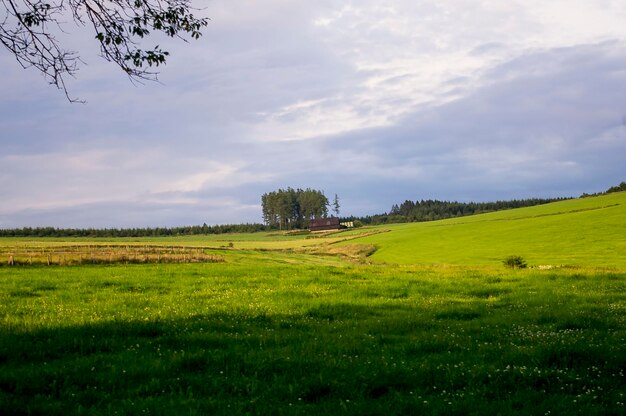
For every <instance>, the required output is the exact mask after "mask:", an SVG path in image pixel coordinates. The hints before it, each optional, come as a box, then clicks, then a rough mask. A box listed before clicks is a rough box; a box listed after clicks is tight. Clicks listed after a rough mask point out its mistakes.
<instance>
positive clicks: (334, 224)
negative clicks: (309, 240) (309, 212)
mask: <svg viewBox="0 0 626 416" xmlns="http://www.w3.org/2000/svg"><path fill="white" fill-rule="evenodd" d="M343 228H346V227H345V226H344V225H341V224H339V218H334V217H330V218H316V219H314V220H311V222H310V223H309V230H310V231H330V230H341V229H343Z"/></svg>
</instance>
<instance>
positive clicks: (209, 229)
mask: <svg viewBox="0 0 626 416" xmlns="http://www.w3.org/2000/svg"><path fill="white" fill-rule="evenodd" d="M267 229H268V227H266V226H265V225H263V224H225V225H206V224H203V225H193V226H187V227H172V228H161V227H157V228H100V229H98V228H54V227H35V228H31V227H25V228H17V229H0V237H166V236H176V235H203V234H204V235H206V234H224V233H252V232H256V231H266V230H267Z"/></svg>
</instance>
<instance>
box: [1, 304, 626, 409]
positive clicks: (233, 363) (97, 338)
mask: <svg viewBox="0 0 626 416" xmlns="http://www.w3.org/2000/svg"><path fill="white" fill-rule="evenodd" d="M482 319H483V317H482V315H481V314H478V313H474V312H471V311H461V312H459V311H457V310H453V311H451V312H449V313H448V314H447V315H445V314H442V313H440V314H438V315H427V314H422V315H419V314H417V313H416V310H415V309H412V308H409V307H406V306H401V305H398V306H380V307H364V306H359V305H350V304H338V305H337V304H334V305H319V306H317V307H314V308H311V309H309V310H307V311H304V312H301V313H298V314H294V315H286V314H283V315H269V314H264V313H260V314H257V315H250V314H246V313H228V314H212V315H200V316H193V317H188V318H185V319H170V320H154V319H153V320H146V321H132V322H104V323H97V324H86V325H80V326H67V327H59V328H53V329H39V330H33V331H28V330H24V329H20V328H10V327H3V328H0V414H15V415H19V414H64V413H65V414H114V413H116V412H117V413H118V414H139V413H151V414H180V413H181V412H182V413H185V414H311V413H329V414H337V413H340V414H383V413H384V414H411V413H414V412H418V413H429V414H450V413H458V414H467V413H476V414H477V413H478V412H480V410H481V409H483V410H484V409H487V410H492V411H494V412H495V413H497V411H503V412H508V413H511V412H513V413H516V412H518V413H519V412H521V413H524V412H528V413H533V412H535V411H537V410H538V409H543V408H546V409H557V410H559V409H560V410H561V411H562V412H565V411H568V410H571V409H579V408H581V406H582V408H584V409H587V410H589V409H588V408H587V407H585V406H586V405H585V403H584V402H583V403H582V404H581V403H580V401H579V403H578V407H576V406H574V404H573V402H571V400H570V401H568V400H569V398H570V396H571V397H574V396H575V395H577V394H580V392H581V390H582V389H583V381H584V384H585V386H584V387H585V388H587V386H591V385H593V386H596V387H598V388H600V389H603V392H604V394H605V395H606V397H607V399H606V402H602V401H597V402H594V403H590V404H589V406H591V405H593V406H595V407H593V408H596V409H600V410H602V411H608V412H609V413H610V412H611V411H613V410H615V406H616V405H615V404H614V403H615V402H616V401H615V400H614V399H615V398H614V395H612V394H607V392H609V391H611V390H612V389H614V388H616V384H615V381H616V379H615V378H610V377H609V378H602V377H596V378H595V379H593V380H591V381H590V380H589V374H588V368H590V367H593V368H601V369H602V371H605V372H606V373H605V374H608V373H609V372H610V371H611V369H612V370H613V371H617V369H620V368H623V366H625V365H626V359H624V357H623V356H622V357H621V358H620V357H619V356H613V357H612V358H610V359H608V360H607V356H606V351H605V350H604V349H602V348H599V349H598V348H596V349H594V348H591V347H589V348H583V347H582V346H581V344H580V343H579V344H576V345H575V346H572V347H571V348H568V347H567V346H566V345H565V346H563V345H562V344H557V343H555V344H554V345H548V346H541V345H539V346H537V348H536V349H535V350H532V349H529V348H527V352H525V353H520V352H517V353H516V354H517V355H515V354H514V355H511V354H510V353H507V352H506V347H503V345H504V343H505V342H506V343H508V342H509V341H510V339H509V338H510V336H508V335H507V333H504V332H503V333H499V332H498V331H497V330H495V329H494V328H493V327H489V324H488V323H487V322H486V321H482ZM481 323H482V325H484V328H485V331H487V332H490V333H489V337H488V338H489V339H490V340H492V341H493V340H501V342H502V345H500V344H498V343H497V342H492V344H493V345H491V346H485V344H486V343H483V342H482V340H481V339H474V338H471V337H469V336H468V335H463V334H465V333H469V332H471V331H467V332H465V329H464V328H465V327H463V325H473V326H472V328H474V329H476V325H477V324H481ZM451 325H452V326H451ZM455 325H456V326H455ZM472 333H473V334H475V333H476V332H472ZM390 340H393V342H390ZM559 342H560V341H559ZM524 354H526V355H524ZM494 357H495V358H494ZM511 358H515V359H516V360H517V361H518V364H519V365H520V366H521V365H527V366H528V367H529V368H530V367H531V366H533V368H537V369H539V372H538V373H536V372H535V373H532V374H530V373H524V372H519V371H517V372H510V373H507V372H501V371H500V370H499V369H504V368H506V367H505V366H506V365H507V364H508V363H509V362H508V361H507V360H509V359H511ZM496 369H498V371H495V370H496ZM564 370H566V371H564ZM555 371H560V372H559V373H556V372H555ZM581 377H585V378H586V380H583V381H577V380H579V379H581ZM618 380H619V379H618ZM622 383H623V379H622ZM561 387H564V388H566V390H562V389H561ZM539 393H541V395H542V396H540V397H543V398H542V399H537V397H539V396H538V395H539ZM530 398H532V401H528V400H530ZM610 400H613V402H612V403H613V404H611V403H610ZM489 403H491V404H489ZM519 403H528V404H527V405H526V407H524V406H522V407H521V408H520V407H519ZM485 406H486V407H485ZM490 406H491V407H490ZM516 406H517V407H516ZM528 406H530V407H528ZM542 406H543V407H542ZM559 406H560V407H559ZM611 406H613V407H611ZM589 408H592V407H589ZM520 409H521V410H520ZM589 413H590V414H594V412H593V411H590V412H589ZM596 414H599V413H596Z"/></svg>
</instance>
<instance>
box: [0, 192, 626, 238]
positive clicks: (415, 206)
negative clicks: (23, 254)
mask: <svg viewBox="0 0 626 416" xmlns="http://www.w3.org/2000/svg"><path fill="white" fill-rule="evenodd" d="M306 191H309V192H310V193H312V194H316V193H318V192H319V191H315V190H310V189H307V190H306ZM622 191H626V182H621V183H620V184H619V185H617V186H612V187H610V188H609V189H607V190H606V191H604V192H597V193H594V194H587V193H584V194H582V195H581V198H585V197H590V196H597V195H605V194H610V193H613V192H622ZM276 193H278V192H276ZM296 193H297V192H296ZM270 194H274V193H270ZM270 194H265V195H264V197H265V198H264V199H263V201H262V202H263V206H264V212H263V215H264V219H265V221H267V217H266V216H268V217H271V215H268V214H269V213H270V212H271V211H272V210H271V209H269V206H270V205H271V204H269V203H268V202H269V200H268V199H267V198H268V196H269V195H270ZM566 199H571V198H531V199H515V200H512V201H496V202H449V201H438V200H430V199H429V200H419V201H415V202H413V201H409V200H406V201H404V202H403V203H401V204H400V205H397V204H394V205H393V206H392V207H391V210H390V211H389V212H388V213H384V214H377V215H367V216H363V217H355V216H350V217H342V218H341V221H352V222H353V223H354V225H355V226H359V225H378V224H392V223H402V222H418V221H435V220H441V219H445V218H453V217H461V216H467V215H475V214H482V213H486V212H493V211H500V210H504V209H512V208H521V207H530V206H533V205H540V204H547V203H549V202H556V201H563V200H566ZM335 204H336V205H337V207H336V209H335V210H336V212H337V211H338V210H339V209H338V202H337V196H335ZM320 205H322V206H323V207H324V209H322V210H321V213H322V215H323V216H326V215H327V213H328V211H327V209H328V208H327V207H328V200H327V199H326V200H324V201H323V202H322V204H320ZM270 222H273V221H270ZM283 225H284V224H283ZM280 226H281V224H280V221H278V223H276V222H273V223H272V224H270V225H264V224H255V223H251V224H226V225H207V224H203V225H193V226H187V227H170V228H167V227H156V228H54V227H34V228H33V227H25V228H16V229H0V237H101V238H106V237H167V236H178V235H208V234H226V233H251V232H257V231H271V230H277V229H279V228H280Z"/></svg>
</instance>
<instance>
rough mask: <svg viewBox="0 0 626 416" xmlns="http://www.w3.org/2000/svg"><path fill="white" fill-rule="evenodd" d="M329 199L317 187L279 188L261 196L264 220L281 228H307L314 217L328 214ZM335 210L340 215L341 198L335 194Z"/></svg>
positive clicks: (268, 224) (323, 216) (270, 225)
mask: <svg viewBox="0 0 626 416" xmlns="http://www.w3.org/2000/svg"><path fill="white" fill-rule="evenodd" d="M328 207H329V201H328V198H326V196H325V195H324V192H322V191H319V190H317V189H311V188H307V189H304V190H302V189H293V188H287V189H279V190H277V191H272V192H269V193H265V194H263V195H262V196H261V208H262V210H263V221H264V223H265V224H266V225H267V226H269V227H278V228H279V229H281V230H289V229H292V228H306V227H308V226H309V221H310V220H312V219H314V218H325V217H327V216H328ZM333 211H334V212H335V214H336V215H339V198H338V197H337V195H335V199H334V201H333Z"/></svg>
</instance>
